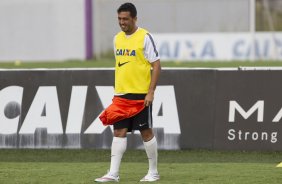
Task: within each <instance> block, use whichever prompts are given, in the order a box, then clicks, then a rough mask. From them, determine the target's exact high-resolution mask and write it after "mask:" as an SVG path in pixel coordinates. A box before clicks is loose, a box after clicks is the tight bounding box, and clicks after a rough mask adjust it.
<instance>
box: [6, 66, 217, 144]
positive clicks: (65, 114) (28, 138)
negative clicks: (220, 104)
mask: <svg viewBox="0 0 282 184" xmlns="http://www.w3.org/2000/svg"><path fill="white" fill-rule="evenodd" d="M213 77H214V71H206V72H204V73H203V72H201V71H196V70H195V71H191V72H186V71H185V70H180V71H178V70H164V71H163V73H162V79H161V81H160V85H159V86H158V87H157V90H156V93H155V99H154V104H153V124H154V130H155V134H156V137H157V139H158V144H159V148H160V149H180V148H182V147H183V148H185V147H187V146H189V145H190V144H191V145H199V147H211V144H210V143H209V142H208V140H210V139H211V134H210V133H209V131H208V129H202V128H201V127H202V126H205V127H209V128H211V127H212V125H211V124H210V125H205V124H206V122H208V120H209V119H211V116H212V114H211V113H210V112H209V111H206V110H203V108H205V107H206V106H209V105H210V106H211V105H212V103H213V102H212V101H210V99H212V98H211V97H210V95H211V94H212V92H213V88H214V85H209V84H211V83H212V82H213V81H214V79H213ZM180 78H181V80H176V79H180ZM113 85H114V71H113V70H112V69H109V70H11V71H1V72H0V87H1V88H0V89H1V91H0V147H2V148H110V146H111V141H112V131H113V130H112V127H106V126H103V125H102V123H101V122H100V120H99V118H98V116H99V115H100V113H101V112H102V111H103V109H105V108H106V107H107V106H108V105H110V104H111V100H112V98H113V95H114V87H113ZM183 86H185V88H183ZM203 99H204V101H202V100H203ZM195 103H196V104H197V106H194V105H192V104H195ZM189 104H191V105H189ZM179 105H180V106H179ZM181 106H184V108H182V107H181ZM194 112H197V113H196V114H195V113H194ZM198 117H200V119H199V118H198ZM196 121H197V124H192V123H191V122H196ZM195 129H202V130H201V133H199V134H198V135H196V136H195V135H193V132H194V131H195ZM139 134H140V133H139V132H137V131H135V132H134V134H128V137H129V139H128V147H131V148H137V149H139V148H143V142H142V140H141V137H140V135H139Z"/></svg>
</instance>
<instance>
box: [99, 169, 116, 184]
mask: <svg viewBox="0 0 282 184" xmlns="http://www.w3.org/2000/svg"><path fill="white" fill-rule="evenodd" d="M95 181H96V182H100V183H105V182H119V176H114V175H112V174H111V173H110V172H108V173H107V174H105V175H104V176H102V177H101V178H96V179H95Z"/></svg>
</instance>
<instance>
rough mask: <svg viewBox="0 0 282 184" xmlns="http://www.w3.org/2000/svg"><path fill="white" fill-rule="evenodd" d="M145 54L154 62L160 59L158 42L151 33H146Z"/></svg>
mask: <svg viewBox="0 0 282 184" xmlns="http://www.w3.org/2000/svg"><path fill="white" fill-rule="evenodd" d="M144 56H145V58H146V59H147V60H148V61H149V62H150V63H153V62H155V61H157V60H159V59H160V56H159V54H158V51H157V48H156V44H155V42H154V39H153V36H152V35H151V34H146V36H145V41H144Z"/></svg>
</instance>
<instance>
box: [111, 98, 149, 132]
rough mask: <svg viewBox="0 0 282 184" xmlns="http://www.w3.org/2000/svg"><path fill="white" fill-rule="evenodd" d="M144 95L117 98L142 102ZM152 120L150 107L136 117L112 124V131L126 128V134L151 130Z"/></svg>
mask: <svg viewBox="0 0 282 184" xmlns="http://www.w3.org/2000/svg"><path fill="white" fill-rule="evenodd" d="M145 96H146V94H126V95H121V96H119V97H121V98H126V99H129V100H143V99H145ZM152 125H153V118H152V105H150V106H148V107H145V108H144V109H143V110H142V111H141V112H139V113H138V114H137V115H135V116H133V117H131V118H127V119H124V120H121V121H118V122H116V123H114V125H113V126H114V130H116V129H123V128H127V131H128V132H131V131H132V130H140V131H141V130H145V129H148V128H152Z"/></svg>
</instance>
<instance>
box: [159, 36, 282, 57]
mask: <svg viewBox="0 0 282 184" xmlns="http://www.w3.org/2000/svg"><path fill="white" fill-rule="evenodd" d="M154 37H155V39H156V42H157V47H158V50H159V54H160V57H161V59H162V61H215V60H217V61H233V60H250V59H254V60H282V33H281V32H272V33H269V32H268V33H266V32H258V33H255V34H254V35H252V34H251V33H247V32H243V33H183V34H175V33H171V34H168V33H163V34H160V33H155V34H154Z"/></svg>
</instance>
